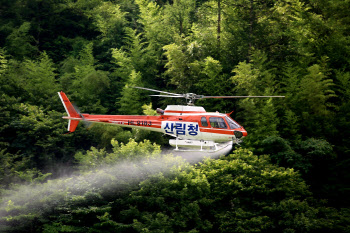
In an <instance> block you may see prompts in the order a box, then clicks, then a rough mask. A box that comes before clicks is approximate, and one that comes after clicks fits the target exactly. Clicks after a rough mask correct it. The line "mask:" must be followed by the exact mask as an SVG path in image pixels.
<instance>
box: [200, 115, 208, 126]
mask: <svg viewBox="0 0 350 233" xmlns="http://www.w3.org/2000/svg"><path fill="white" fill-rule="evenodd" d="M201 124H202V126H203V127H208V121H207V118H205V117H202V118H201Z"/></svg>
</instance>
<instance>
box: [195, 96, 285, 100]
mask: <svg viewBox="0 0 350 233" xmlns="http://www.w3.org/2000/svg"><path fill="white" fill-rule="evenodd" d="M284 97H285V96H276V95H275V96H202V98H201V99H204V98H206V99H209V98H216V99H219V98H220V99H224V98H284Z"/></svg>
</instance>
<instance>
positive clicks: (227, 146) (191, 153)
mask: <svg viewBox="0 0 350 233" xmlns="http://www.w3.org/2000/svg"><path fill="white" fill-rule="evenodd" d="M232 147H233V142H232V141H229V142H224V143H215V146H214V147H213V148H211V147H209V148H205V149H203V148H202V149H201V148H198V149H195V148H179V147H177V148H175V149H174V150H172V151H171V153H172V154H174V155H178V156H181V157H183V158H184V159H186V160H188V161H189V162H199V161H201V160H202V159H204V158H219V157H220V156H222V155H227V154H228V153H230V152H231V150H232Z"/></svg>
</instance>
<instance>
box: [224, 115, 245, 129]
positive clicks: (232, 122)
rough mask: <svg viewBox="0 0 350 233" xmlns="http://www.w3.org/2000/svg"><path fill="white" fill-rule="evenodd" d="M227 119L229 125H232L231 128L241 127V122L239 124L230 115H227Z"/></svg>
mask: <svg viewBox="0 0 350 233" xmlns="http://www.w3.org/2000/svg"><path fill="white" fill-rule="evenodd" d="M226 121H227V123H228V125H229V126H230V129H237V128H241V126H240V125H239V124H237V123H236V122H235V121H234V120H232V119H231V118H230V117H226Z"/></svg>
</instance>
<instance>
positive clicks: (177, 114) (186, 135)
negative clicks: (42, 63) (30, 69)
mask: <svg viewBox="0 0 350 233" xmlns="http://www.w3.org/2000/svg"><path fill="white" fill-rule="evenodd" d="M134 88H139V89H143V90H148V91H154V92H158V93H161V94H158V95H151V96H159V97H171V98H185V99H186V100H188V103H187V105H168V106H167V107H166V109H165V110H162V109H157V113H158V114H159V116H142V115H90V114H80V113H79V112H78V111H77V110H76V109H75V108H74V106H73V105H72V103H71V102H70V101H69V99H68V97H67V96H66V94H65V93H64V92H62V91H61V92H58V95H59V97H60V99H61V101H62V103H63V106H64V107H65V109H66V112H67V114H68V116H64V117H63V119H67V120H69V123H68V131H69V132H70V133H72V132H74V131H75V129H76V127H77V126H78V124H79V122H80V121H86V122H97V123H106V124H115V125H119V126H123V127H129V128H139V129H144V130H150V131H155V132H160V133H164V134H167V135H171V136H173V137H175V139H170V140H169V144H170V145H171V146H173V147H175V151H186V152H191V153H193V152H200V153H203V152H206V153H213V154H220V155H223V154H227V153H229V152H230V150H231V149H232V146H233V144H234V143H236V144H239V143H240V142H242V139H243V138H244V137H246V136H247V131H246V130H245V129H244V128H243V127H242V126H241V125H239V124H238V123H237V122H236V121H234V120H233V119H232V118H231V117H230V114H223V113H219V112H206V111H205V109H204V108H203V107H200V106H194V101H195V100H197V99H204V98H262V97H263V98H266V97H284V96H203V95H196V94H194V93H187V94H176V93H171V92H165V91H159V90H154V89H150V88H144V87H134Z"/></svg>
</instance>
